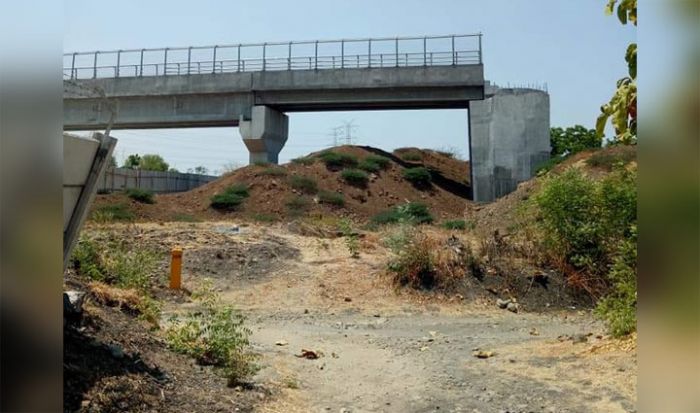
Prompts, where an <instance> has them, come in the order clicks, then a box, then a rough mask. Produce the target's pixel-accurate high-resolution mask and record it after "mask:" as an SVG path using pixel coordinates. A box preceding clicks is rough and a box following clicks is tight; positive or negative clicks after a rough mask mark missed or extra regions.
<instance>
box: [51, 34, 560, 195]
mask: <svg viewBox="0 0 700 413" xmlns="http://www.w3.org/2000/svg"><path fill="white" fill-rule="evenodd" d="M460 41H469V42H472V43H471V44H467V45H464V44H460ZM439 42H443V43H442V46H440V43H439ZM444 42H446V43H444ZM382 45H384V46H383V48H382ZM387 45H388V46H389V49H388V50H387V48H386V46H387ZM321 46H327V47H334V48H335V49H333V54H331V55H329V54H327V53H326V52H323V51H320V47H321ZM274 47H277V48H279V47H282V53H281V54H277V55H275V54H272V53H271V50H272V49H273V48H274ZM304 47H307V49H306V51H305V52H304V51H302V54H301V55H299V54H295V53H294V51H295V50H296V49H295V48H302V49H303V48H304ZM308 47H312V49H311V50H308ZM226 49H228V50H229V55H228V57H223V54H224V51H225V50H226ZM248 49H252V50H254V51H257V52H258V55H255V56H252V57H251V56H248V57H242V56H243V55H244V54H245V53H247V52H246V50H248ZM178 51H179V52H182V53H184V52H187V54H186V58H187V60H186V61H184V60H180V61H178V60H177V58H175V57H173V53H174V52H178ZM311 51H313V54H311ZM230 52H233V53H234V55H235V56H236V57H235V58H233V57H232V56H231V53H230ZM202 53H204V55H202ZM217 53H218V54H217ZM278 53H279V49H278ZM304 53H306V54H304ZM129 55H131V60H130V61H129V62H131V63H125V61H126V60H128V59H127V57H129ZM80 56H83V57H85V58H88V59H89V60H88V61H87V65H84V66H81V64H80V63H79V62H78V61H77V59H78V58H79V57H80ZM105 56H106V57H109V56H112V60H110V61H109V62H108V63H107V64H106V65H104V64H103V65H100V63H101V61H100V60H99V59H105V58H106V57H105ZM149 56H150V60H148V59H149ZM202 56H204V57H202ZM481 57H482V56H481V35H463V36H453V35H450V36H437V37H416V38H384V39H346V40H338V41H312V42H287V43H263V44H257V45H232V46H213V47H203V48H192V47H190V48H179V49H173V48H164V49H151V50H146V49H141V50H127V51H113V52H90V53H73V54H67V55H64V59H65V62H66V67H65V69H64V76H65V77H66V78H67V79H66V80H65V82H64V99H63V103H64V105H63V106H64V129H66V130H94V129H103V128H106V126H107V125H108V124H110V123H111V126H112V128H113V129H142V128H183V127H203V126H238V127H239V131H240V134H241V137H242V138H243V141H244V143H245V144H246V146H247V148H248V150H249V151H250V162H251V163H253V162H258V161H263V162H272V163H276V162H277V161H278V154H279V152H280V150H281V149H282V147H283V146H284V144H285V142H286V141H287V131H288V123H289V121H288V118H287V116H286V115H285V112H294V111H330V110H367V109H373V110H376V109H438V108H464V109H467V108H470V111H469V114H470V118H471V119H470V130H471V132H470V140H471V143H470V146H471V164H472V168H473V172H472V182H474V187H473V199H474V200H477V201H491V200H493V199H494V198H496V197H498V196H501V195H503V194H505V193H507V192H508V191H511V190H512V189H514V188H515V185H517V183H518V182H520V181H522V180H524V179H528V178H529V177H530V176H531V175H532V173H533V168H534V165H535V164H536V163H537V162H538V160H540V159H543V158H544V157H545V155H544V153H545V152H547V154H548V152H549V151H548V149H547V148H548V145H549V101H548V98H547V95H546V94H544V93H541V92H536V91H532V93H530V92H527V93H525V92H523V93H519V92H518V93H516V92H515V91H512V92H508V91H507V90H503V91H498V90H495V91H494V93H493V94H492V96H490V97H488V98H487V100H486V101H484V102H479V101H481V100H483V99H484V98H486V97H487V96H486V95H485V90H484V88H485V83H486V82H485V81H484V68H483V65H482V58H481ZM180 58H181V59H182V58H183V56H181V57H180ZM68 62H70V63H68ZM83 64H84V63H83ZM545 140H546V143H545ZM545 146H547V148H545Z"/></svg>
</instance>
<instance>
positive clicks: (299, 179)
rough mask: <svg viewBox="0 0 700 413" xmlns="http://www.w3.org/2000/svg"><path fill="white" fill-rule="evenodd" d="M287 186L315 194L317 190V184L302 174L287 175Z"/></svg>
mask: <svg viewBox="0 0 700 413" xmlns="http://www.w3.org/2000/svg"><path fill="white" fill-rule="evenodd" d="M289 186H291V187H292V188H293V189H296V190H297V191H300V192H303V193H305V194H311V195H313V194H315V193H317V192H318V184H317V183H316V181H315V180H314V179H313V178H309V177H307V176H302V175H292V176H290V177H289Z"/></svg>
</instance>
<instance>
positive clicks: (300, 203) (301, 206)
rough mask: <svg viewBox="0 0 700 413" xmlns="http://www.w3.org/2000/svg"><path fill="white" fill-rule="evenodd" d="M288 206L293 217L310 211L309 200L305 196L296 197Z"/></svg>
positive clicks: (289, 201)
mask: <svg viewBox="0 0 700 413" xmlns="http://www.w3.org/2000/svg"><path fill="white" fill-rule="evenodd" d="M286 206H287V209H288V210H289V212H290V213H291V214H292V215H293V216H298V215H301V213H302V212H304V211H306V210H307V209H309V200H308V199H306V198H304V197H303V196H294V197H292V198H290V199H289V200H288V201H287V203H286Z"/></svg>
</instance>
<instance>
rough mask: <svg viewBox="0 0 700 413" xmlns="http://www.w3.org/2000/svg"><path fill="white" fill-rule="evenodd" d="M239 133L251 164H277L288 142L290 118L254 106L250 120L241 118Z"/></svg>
mask: <svg viewBox="0 0 700 413" xmlns="http://www.w3.org/2000/svg"><path fill="white" fill-rule="evenodd" d="M238 131H239V132H240V134H241V137H242V138H243V143H245V146H246V147H247V148H248V152H249V153H250V158H249V159H250V164H254V163H258V162H264V163H273V164H277V163H279V153H280V151H281V150H282V148H283V147H284V144H285V143H286V142H287V136H288V132H289V117H288V116H287V115H285V114H284V113H282V112H280V111H277V110H275V109H272V108H270V107H268V106H253V108H252V110H251V118H250V120H246V119H244V118H243V117H241V119H240V121H239V122H238Z"/></svg>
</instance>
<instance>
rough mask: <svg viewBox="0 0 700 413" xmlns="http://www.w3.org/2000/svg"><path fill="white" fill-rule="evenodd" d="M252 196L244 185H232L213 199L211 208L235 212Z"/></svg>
mask: <svg viewBox="0 0 700 413" xmlns="http://www.w3.org/2000/svg"><path fill="white" fill-rule="evenodd" d="M249 195H250V192H249V191H248V186H246V185H243V184H236V185H232V186H230V187H228V188H226V189H225V190H224V192H222V193H220V194H216V195H214V196H212V197H211V204H210V205H211V207H212V208H214V209H218V210H220V211H234V210H236V209H237V208H238V206H240V205H241V204H242V203H243V201H244V200H245V199H246V198H247V197H248V196H249Z"/></svg>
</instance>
